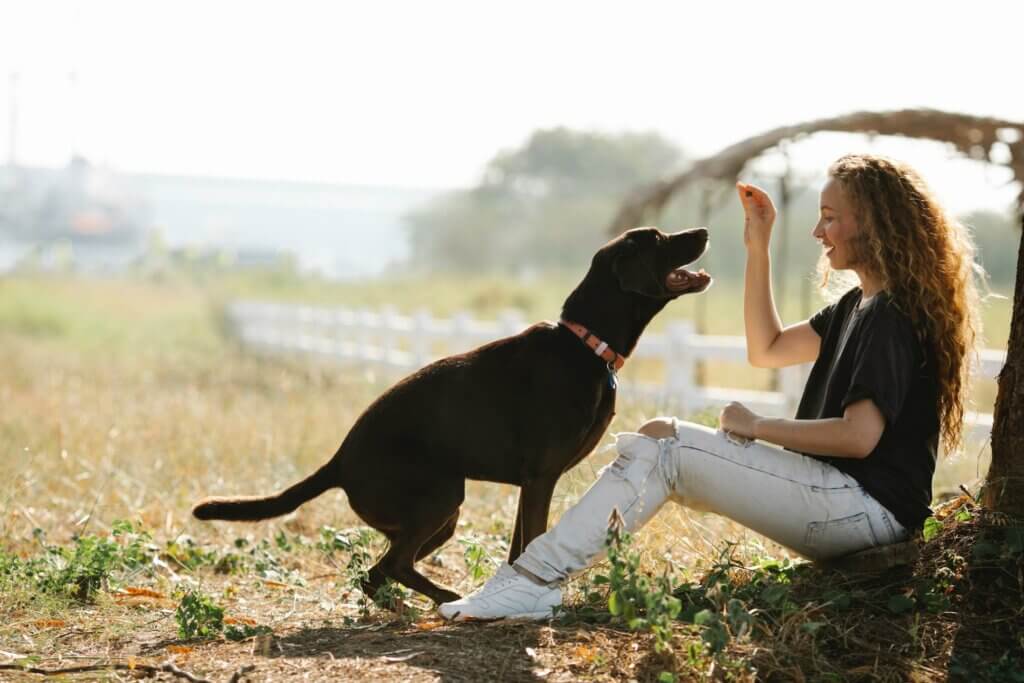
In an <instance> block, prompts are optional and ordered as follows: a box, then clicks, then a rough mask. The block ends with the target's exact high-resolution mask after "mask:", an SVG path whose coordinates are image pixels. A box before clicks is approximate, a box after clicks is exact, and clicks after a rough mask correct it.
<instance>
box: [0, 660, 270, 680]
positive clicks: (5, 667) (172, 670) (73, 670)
mask: <svg viewBox="0 0 1024 683" xmlns="http://www.w3.org/2000/svg"><path fill="white" fill-rule="evenodd" d="M255 668H256V667H255V666H253V665H252V664H247V665H245V666H243V667H242V668H240V669H239V670H238V671H236V672H235V673H234V674H232V675H231V678H230V680H229V681H228V683H238V681H239V680H241V678H242V676H244V675H245V674H247V673H249V672H251V671H252V670H254V669H255ZM0 671H20V672H22V673H29V674H38V675H40V676H63V675H65V674H80V673H87V672H90V671H143V672H146V673H149V674H158V673H169V674H171V675H173V676H177V677H178V678H184V679H185V680H187V681H189V683H213V681H210V680H209V679H206V678H198V677H196V676H193V675H192V674H190V673H189V672H188V671H184V670H182V669H179V668H178V667H176V666H174V665H173V664H171V663H170V662H164V663H163V664H161V665H160V666H152V665H149V664H122V663H109V664H86V665H83V666H72V667H68V668H66V669H40V668H37V667H34V666H21V665H20V664H0Z"/></svg>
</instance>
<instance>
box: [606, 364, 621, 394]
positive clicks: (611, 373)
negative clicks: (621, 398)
mask: <svg viewBox="0 0 1024 683" xmlns="http://www.w3.org/2000/svg"><path fill="white" fill-rule="evenodd" d="M608 386H609V387H611V388H612V389H618V388H619V376H618V375H616V374H615V366H614V365H612V364H611V363H609V364H608Z"/></svg>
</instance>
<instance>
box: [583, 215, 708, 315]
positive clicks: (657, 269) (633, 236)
mask: <svg viewBox="0 0 1024 683" xmlns="http://www.w3.org/2000/svg"><path fill="white" fill-rule="evenodd" d="M707 245H708V231H707V228H693V229H692V230H683V231H681V232H675V233H671V234H666V233H664V232H662V231H661V230H658V229H657V228H635V229H633V230H629V231H627V232H625V233H623V234H621V235H619V236H618V237H616V238H615V239H614V240H612V241H611V242H609V243H608V244H606V245H604V247H602V248H601V250H600V251H599V252H598V253H597V255H596V256H595V257H594V260H595V262H596V261H597V260H598V259H601V260H604V261H606V263H607V264H608V265H607V267H608V269H609V270H610V271H611V273H612V274H613V275H614V276H615V279H616V280H617V282H618V286H619V289H620V290H622V291H623V292H627V293H630V294H633V295H639V296H643V297H647V298H650V299H657V300H663V301H665V302H668V301H671V300H672V299H675V298H676V297H678V296H681V295H683V294H692V293H698V292H703V291H704V290H706V289H707V288H708V287H710V286H711V282H712V280H711V276H710V275H708V274H707V273H706V272H705V271H704V269H703V268H701V269H700V270H698V271H697V272H693V271H690V270H687V269H686V268H684V266H686V265H688V264H690V263H693V262H694V261H696V260H697V259H698V258H700V256H701V255H702V254H703V253H704V250H705V249H707Z"/></svg>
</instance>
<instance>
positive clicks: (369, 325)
mask: <svg viewBox="0 0 1024 683" xmlns="http://www.w3.org/2000/svg"><path fill="white" fill-rule="evenodd" d="M375 318H376V316H375V315H374V314H373V311H371V310H370V309H368V308H363V309H360V310H359V311H357V312H356V325H358V326H359V348H358V350H357V351H356V358H358V359H359V360H363V361H369V360H372V359H373V337H374V334H373V332H374V329H373V328H374V327H375V325H376V322H377V321H376V320H375Z"/></svg>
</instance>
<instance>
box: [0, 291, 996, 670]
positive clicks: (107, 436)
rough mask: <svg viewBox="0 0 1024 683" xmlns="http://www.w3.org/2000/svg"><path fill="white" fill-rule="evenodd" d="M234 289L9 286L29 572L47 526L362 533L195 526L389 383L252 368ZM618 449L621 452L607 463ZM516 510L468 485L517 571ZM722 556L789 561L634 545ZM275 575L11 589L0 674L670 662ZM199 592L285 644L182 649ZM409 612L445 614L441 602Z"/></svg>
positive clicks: (693, 520)
mask: <svg viewBox="0 0 1024 683" xmlns="http://www.w3.org/2000/svg"><path fill="white" fill-rule="evenodd" d="M488 286H490V285H488ZM225 291H226V290H225V289H223V288H222V289H217V288H216V287H206V288H199V287H195V286H192V285H188V284H183V283H180V282H169V283H163V284H145V283H139V282H129V281H113V282H111V281H82V280H71V279H67V280H56V281H55V280H38V279H22V280H14V281H6V282H5V281H0V354H2V358H3V372H2V374H0V406H2V411H0V461H2V462H3V463H5V467H4V474H5V476H4V477H3V480H2V481H0V538H2V539H4V540H3V542H2V543H0V548H3V549H6V550H7V551H8V552H14V553H20V554H22V555H25V556H31V555H33V554H37V553H38V552H39V547H38V541H37V540H36V539H34V537H33V530H34V529H42V530H43V531H44V532H45V537H46V539H48V541H49V542H50V543H53V544H67V543H70V542H71V541H72V538H73V537H74V536H75V535H81V534H97V535H105V534H107V533H108V532H109V530H110V527H111V524H112V522H113V521H114V520H116V519H130V520H134V521H136V522H137V523H138V524H139V525H141V526H142V527H144V528H146V529H148V530H150V532H151V533H152V534H153V537H154V542H155V544H156V546H159V547H161V548H164V547H166V545H167V543H168V542H172V541H175V540H176V539H177V540H178V541H181V539H183V538H185V537H189V538H192V539H194V541H195V543H196V544H197V545H198V546H200V547H202V548H207V549H211V550H213V551H216V552H221V553H223V552H227V550H225V549H230V548H232V547H233V544H234V542H235V539H236V538H238V537H245V538H248V539H250V541H251V542H258V541H259V540H260V539H268V538H273V537H274V535H275V534H276V533H278V532H280V531H282V530H283V531H284V532H285V533H286V534H287V536H288V537H291V538H295V537H304V538H306V539H312V540H315V539H316V538H317V536H318V533H319V530H320V529H321V528H322V527H323V526H324V525H330V526H332V527H336V528H347V527H352V526H357V525H358V524H359V520H358V519H357V518H356V517H355V516H354V515H353V513H352V512H351V511H350V510H349V509H348V507H347V505H346V503H345V498H344V495H343V494H341V493H330V494H327V495H324V496H322V497H321V498H320V499H317V500H315V501H313V502H311V503H309V504H307V505H305V506H303V507H302V508H301V509H300V510H299V511H298V512H297V513H295V514H293V515H291V516H289V517H286V518H283V519H281V520H275V521H272V522H267V523H261V524H252V525H240V524H206V523H198V522H196V521H195V520H192V519H191V518H190V516H189V514H188V513H189V509H190V507H191V505H192V504H193V503H194V502H195V501H196V500H197V499H199V498H200V497H201V496H203V495H207V494H210V493H214V492H216V493H236V492H237V493H254V492H267V491H273V490H277V489H280V488H281V487H282V486H284V485H286V484H288V483H290V482H293V481H294V480H296V479H297V478H299V477H301V476H303V475H305V474H306V473H308V472H309V471H311V470H312V469H313V468H314V467H315V466H316V465H318V464H320V463H321V462H323V461H324V460H325V459H326V458H328V457H329V456H330V455H331V454H332V453H333V452H334V450H335V449H336V447H337V445H338V443H340V440H341V438H342V437H343V435H344V434H345V433H346V431H347V430H348V428H349V426H350V425H351V424H352V422H353V421H354V420H355V418H356V417H357V416H358V415H359V414H360V412H361V411H362V410H363V408H364V407H365V406H366V405H367V404H368V403H369V402H370V401H371V400H372V399H373V398H374V397H375V396H377V395H378V394H379V393H380V392H381V391H383V390H384V389H385V388H386V386H387V385H388V382H389V378H386V377H381V376H379V375H376V374H375V373H374V372H372V371H368V370H361V369H353V368H339V367H333V366H328V365H310V364H308V363H305V362H298V361H290V360H267V359H258V358H254V357H251V356H248V355H246V354H244V353H241V352H240V351H239V350H238V349H236V348H234V347H233V346H232V345H231V344H230V343H228V342H226V341H225V340H223V339H222V338H221V337H220V336H219V335H218V332H217V330H218V327H217V302H218V301H219V300H221V299H222V298H223V297H224V296H226V294H225ZM211 292H214V293H215V294H211ZM524 296H525V295H524ZM541 317H547V316H541ZM755 381H757V380H755ZM666 408H667V407H666V406H651V405H640V404H630V403H624V404H620V406H619V409H618V415H617V417H616V418H615V421H614V422H613V424H612V426H611V429H610V432H614V431H627V430H632V429H635V428H636V426H637V425H638V424H640V423H641V422H642V421H643V420H644V419H646V418H649V417H653V416H655V415H657V414H661V413H664V412H667V411H666ZM707 417H709V416H705V418H707ZM609 443H611V438H610V437H607V436H606V437H605V440H604V442H603V445H605V446H607V445H608V444H609ZM610 457H611V453H610V452H608V451H607V450H602V449H600V448H599V449H598V452H597V453H595V454H594V455H593V456H592V457H591V458H589V459H588V460H586V461H585V462H584V463H582V464H581V465H580V466H579V467H577V468H576V469H575V470H574V471H572V472H571V473H569V474H568V475H567V476H566V477H564V478H563V480H562V482H560V484H559V487H558V490H557V492H556V498H555V504H554V506H553V508H554V509H553V511H552V516H553V518H557V516H558V515H559V514H560V513H561V511H562V510H563V509H564V508H565V507H567V506H568V505H570V504H571V502H572V501H573V500H575V499H576V498H577V497H578V496H579V494H580V493H581V492H582V491H583V490H584V489H585V488H586V486H588V485H589V483H590V482H591V481H593V479H594V477H595V474H596V471H597V470H598V469H599V468H600V467H601V466H602V465H603V464H604V463H606V462H607V461H608V460H609V459H610ZM985 466H986V461H985V453H984V450H982V451H981V454H980V456H979V455H969V456H963V457H961V458H960V459H949V460H946V461H945V462H943V463H942V465H941V468H940V472H939V474H938V476H937V480H936V489H937V490H938V489H940V488H955V487H956V485H957V484H959V483H961V482H967V481H970V480H972V479H974V478H975V477H976V476H980V475H982V474H983V473H984V468H985ZM516 493H517V492H516V490H515V489H514V488H513V487H509V486H503V485H498V484H490V483H479V482H471V483H470V485H469V488H468V492H467V500H466V503H465V505H464V507H463V516H462V521H461V522H460V529H459V532H458V537H461V538H464V539H471V540H473V541H474V542H478V543H480V544H481V545H482V546H483V547H485V548H486V549H487V550H488V552H489V555H490V556H491V558H493V559H494V560H500V559H501V558H502V557H503V554H504V548H503V543H504V542H505V541H506V540H507V529H508V527H509V524H510V522H511V520H512V517H513V515H514V511H515V498H516ZM724 539H728V540H731V541H734V542H736V543H737V549H736V553H735V556H734V557H735V559H736V561H737V562H739V563H740V564H744V565H749V566H755V565H756V564H757V563H758V562H759V561H760V560H761V559H762V558H764V557H776V558H781V557H785V556H786V555H787V553H786V551H785V550H784V549H782V548H780V547H778V546H776V545H775V544H773V543H771V542H770V541H767V540H765V539H763V538H761V537H760V536H758V535H756V534H754V533H752V532H750V531H748V530H746V529H744V528H742V527H740V526H738V525H735V524H733V523H731V522H729V521H728V520H725V519H722V518H718V517H715V516H713V515H706V514H702V513H693V512H690V511H687V510H685V509H683V508H680V507H678V506H670V508H668V509H666V510H664V511H663V512H662V513H661V514H660V515H659V516H658V517H657V518H656V519H655V520H654V521H653V522H652V523H651V524H650V525H649V526H648V527H647V528H645V529H644V530H643V532H642V533H641V534H640V535H639V539H638V544H639V547H640V549H642V551H643V552H644V555H645V558H646V560H645V566H647V567H649V569H650V570H651V571H652V572H660V571H662V570H663V569H665V568H672V569H674V570H678V569H680V568H685V570H686V571H688V572H689V573H690V575H691V576H694V577H696V576H698V575H699V574H700V572H701V571H702V570H705V569H707V568H708V567H709V566H711V565H712V564H713V563H714V562H715V560H716V559H717V558H718V557H719V553H720V550H721V548H722V544H723V540H724ZM278 557H279V559H280V562H281V566H282V567H283V568H284V569H286V570H287V571H289V572H291V573H290V574H288V577H289V578H287V580H285V581H282V582H281V584H282V585H277V584H276V583H274V582H271V583H268V582H267V581H265V580H262V579H260V578H259V577H257V576H255V575H253V574H251V573H243V574H232V575H226V576H225V575H219V574H215V573H213V572H212V571H210V570H209V569H203V570H197V571H194V572H193V571H185V570H184V569H183V568H182V567H178V566H174V564H173V563H171V564H170V565H169V566H167V568H166V569H165V570H161V571H158V572H156V573H155V574H154V575H152V576H149V577H145V576H142V575H140V576H139V577H137V579H136V582H137V583H139V584H145V585H146V586H147V587H148V588H150V589H152V590H154V591H156V592H158V593H160V594H161V595H162V596H165V597H163V598H156V597H152V598H144V597H143V598H138V599H132V600H128V599H125V598H123V597H122V598H117V597H113V595H112V594H109V593H107V594H103V595H101V597H100V599H99V601H98V602H97V604H95V605H88V606H72V607H68V606H67V605H66V604H64V603H60V602H47V601H41V600H38V599H35V598H33V597H32V596H31V595H28V594H26V593H23V592H21V591H18V590H13V589H10V588H9V589H8V591H6V592H5V593H3V594H0V619H2V623H3V625H2V626H0V662H5V661H11V660H12V659H13V658H15V656H34V657H38V658H40V665H41V666H47V667H50V668H57V667H62V666H69V665H71V663H76V662H82V661H119V662H124V661H135V662H138V663H140V664H141V663H150V664H152V663H158V662H160V661H163V660H166V659H171V660H173V661H175V662H176V663H177V665H178V666H180V667H182V668H184V669H187V670H191V671H195V672H200V673H202V674H204V675H206V676H208V677H210V678H212V679H214V680H226V679H227V678H228V677H229V676H230V675H231V673H232V672H233V671H234V670H236V669H237V668H238V667H239V666H241V665H243V664H247V663H255V664H256V665H257V667H258V669H257V672H256V673H255V674H254V677H255V679H257V680H271V679H275V680H276V679H279V678H292V677H294V678H299V677H304V678H310V679H315V680H353V679H360V680H362V679H366V680H439V679H441V680H453V681H455V680H467V681H469V680H473V681H476V680H552V681H556V680H566V681H569V680H581V679H589V680H625V679H630V678H638V679H648V678H653V677H656V676H657V675H658V673H659V672H660V671H661V670H662V669H663V668H664V667H665V666H666V664H665V662H664V661H663V660H662V659H661V658H660V657H658V656H655V655H653V653H652V649H651V647H650V642H649V636H642V635H636V634H632V633H629V632H628V631H627V630H626V629H624V628H622V627H621V626H609V625H602V624H596V623H592V622H586V621H584V622H576V623H564V624H553V625H543V626H540V625H511V624H504V625H491V626H479V625H468V626H467V625H458V626H449V625H440V624H438V623H437V622H436V621H433V620H432V619H430V617H429V615H427V616H423V617H421V618H418V619H409V618H404V619H403V618H396V617H395V615H394V614H393V613H390V612H387V611H375V612H374V613H373V614H372V615H371V616H370V617H369V618H363V617H360V614H359V612H360V610H359V606H358V605H357V603H356V596H355V595H354V594H353V593H352V591H351V590H350V587H349V586H348V583H347V582H346V581H345V579H344V577H343V576H340V575H339V561H340V560H338V559H336V558H332V557H330V556H328V555H325V554H324V553H322V552H319V551H316V550H315V549H313V548H312V547H305V548H297V549H294V550H292V551H287V552H285V551H283V550H282V551H280V552H279V553H278ZM423 565H424V571H426V572H427V573H429V574H430V575H431V576H432V577H433V578H435V579H436V580H437V581H439V582H442V583H446V584H448V585H450V586H452V587H453V588H454V589H455V590H458V591H463V592H464V591H467V590H470V589H471V588H472V587H473V586H474V584H475V582H474V581H473V579H472V578H471V576H470V572H469V571H468V570H467V564H466V560H465V558H464V556H463V546H462V545H460V544H459V543H458V542H456V541H455V540H453V541H452V542H450V543H449V544H448V545H447V546H446V547H445V548H443V549H442V551H441V552H439V553H438V555H437V557H436V558H435V560H434V561H433V562H425V563H423ZM489 572H490V570H488V573H489ZM194 582H199V583H201V585H202V589H203V590H204V591H205V592H206V593H208V594H210V595H212V596H215V598H216V599H217V600H218V601H219V602H220V603H221V604H223V605H224V606H225V607H226V609H227V611H228V614H229V615H230V616H234V617H236V618H249V619H252V620H255V621H257V622H258V623H260V624H267V625H271V626H272V627H273V630H274V637H273V638H271V639H269V640H268V639H250V640H247V641H244V642H240V643H235V642H230V641H226V640H222V639H220V640H213V641H203V642H182V641H180V640H179V639H178V638H177V635H176V632H175V623H174V618H173V614H172V612H173V599H172V597H171V596H172V593H173V591H174V590H175V588H176V587H181V586H184V585H191V584H192V583H194ZM578 598H579V596H576V598H574V599H578ZM413 605H417V606H418V607H419V608H420V609H422V610H426V609H427V608H428V605H427V604H426V603H425V602H419V601H414V602H413ZM424 614H425V615H426V614H427V613H426V612H424ZM346 617H347V618H349V619H350V620H351V621H350V622H349V623H348V624H345V623H344V619H345V618H346ZM808 618H809V616H808V615H807V614H804V615H803V616H802V617H800V619H803V620H805V621H806V620H807V619H808ZM799 623H800V622H799V619H798V620H797V621H795V622H794V623H793V624H792V625H791V628H790V629H789V630H785V629H783V630H781V631H779V632H778V633H779V634H781V635H780V637H781V636H782V635H784V634H786V633H790V631H792V634H791V637H792V639H794V640H795V641H798V642H795V643H789V644H788V645H785V646H784V647H780V648H779V649H777V650H773V649H772V648H771V647H770V646H767V647H766V645H765V644H764V643H761V644H760V645H758V644H757V643H754V642H747V643H745V644H742V643H737V644H735V645H734V646H732V649H731V650H730V651H729V652H727V653H726V654H727V656H726V657H725V658H720V659H719V660H712V659H702V660H700V661H699V662H698V663H697V664H694V663H693V662H690V663H689V664H687V663H686V662H685V661H682V660H679V661H678V662H677V665H678V670H679V672H680V675H681V676H682V678H683V679H686V678H687V677H690V678H694V679H698V678H700V677H701V676H703V675H704V674H706V673H707V672H708V668H709V667H712V666H716V667H718V668H717V671H718V672H719V673H720V674H721V675H726V677H728V678H733V679H736V680H753V679H754V678H755V674H754V673H753V668H759V669H760V670H761V671H762V672H763V671H786V670H788V669H787V667H792V666H794V665H793V664H792V662H789V663H787V662H786V661H782V662H781V663H779V662H775V663H773V662H772V661H771V658H772V657H776V658H778V657H779V656H782V655H785V653H787V652H793V651H801V650H800V647H804V648H805V649H806V647H807V646H808V643H807V638H806V633H803V632H801V631H800V630H799V628H798V626H799ZM695 629H696V627H693V626H692V625H686V624H682V623H680V624H679V627H678V633H677V641H678V642H677V648H676V650H677V652H684V651H685V648H686V646H685V643H687V642H695V641H697V640H699V638H698V636H697V635H696V634H697V632H696V630H695ZM794 629H795V630H794ZM801 639H802V640H801ZM784 640H785V639H784V638H783V641H784ZM811 640H812V641H813V638H812V639H811ZM800 643H803V645H801V644H800ZM876 649H877V648H876ZM817 656H819V657H825V658H828V657H831V656H832V655H831V654H830V653H818V655H817ZM782 659H785V656H782ZM794 661H797V662H803V661H804V660H802V659H797V660H794ZM913 661H917V662H918V663H917V664H912V667H916V666H920V667H923V668H921V669H920V671H921V675H922V676H923V678H922V680H931V677H930V676H929V675H928V674H927V672H928V671H930V670H931V669H929V668H928V667H929V666H931V665H930V664H928V663H927V660H926V659H925V658H924V657H918V658H917V659H916V660H913ZM723 667H724V668H723ZM730 667H731V668H730ZM797 670H798V669H797ZM903 670H904V672H906V671H907V670H906V669H905V668H904V669H903ZM3 675H4V672H0V678H2V676H3ZM105 675H106V676H108V677H111V678H113V677H114V674H113V673H109V674H105ZM784 678H785V676H783V679H784ZM893 680H896V679H893Z"/></svg>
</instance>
